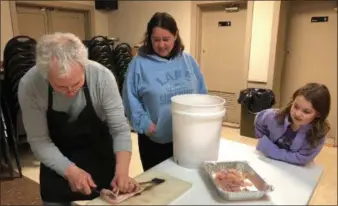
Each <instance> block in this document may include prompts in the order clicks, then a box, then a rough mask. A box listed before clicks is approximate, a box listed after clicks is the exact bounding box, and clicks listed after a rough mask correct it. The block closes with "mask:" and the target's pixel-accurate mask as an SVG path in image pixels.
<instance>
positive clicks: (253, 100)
mask: <svg viewBox="0 0 338 206" xmlns="http://www.w3.org/2000/svg"><path fill="white" fill-rule="evenodd" d="M275 101H276V99H275V94H274V93H273V91H272V90H270V89H260V88H247V89H244V90H241V92H240V95H239V98H238V100H237V102H238V103H239V104H242V105H245V106H246V107H247V109H248V111H249V112H251V113H258V112H260V111H262V110H265V109H269V108H271V107H272V106H273V105H274V104H275Z"/></svg>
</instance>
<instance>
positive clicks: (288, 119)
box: [255, 83, 331, 165]
mask: <svg viewBox="0 0 338 206" xmlns="http://www.w3.org/2000/svg"><path fill="white" fill-rule="evenodd" d="M330 103H331V97H330V93H329V90H328V88H327V87H326V86H325V85H323V84H318V83H309V84H307V85H305V86H303V87H301V88H299V89H298V90H297V91H296V92H295V93H294V94H293V97H292V100H291V101H290V102H289V104H288V105H287V106H286V107H285V108H283V109H280V110H279V109H267V110H263V111H261V112H259V113H258V114H257V116H256V119H255V132H256V137H257V138H259V141H258V144H257V147H256V148H257V150H258V151H260V152H262V153H263V154H264V155H265V156H267V157H270V158H272V159H276V160H280V161H284V162H288V163H291V164H296V165H306V164H308V163H309V162H311V161H312V160H313V159H314V158H315V157H316V156H317V155H318V154H319V152H320V151H321V149H322V148H323V145H324V142H325V138H326V135H327V133H328V131H329V130H330V126H329V124H328V122H327V120H326V119H327V116H328V114H329V112H330Z"/></svg>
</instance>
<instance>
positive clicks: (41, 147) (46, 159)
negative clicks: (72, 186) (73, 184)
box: [29, 140, 73, 176]
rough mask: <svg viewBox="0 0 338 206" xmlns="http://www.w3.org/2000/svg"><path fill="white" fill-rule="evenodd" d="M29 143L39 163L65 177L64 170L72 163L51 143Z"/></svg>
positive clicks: (44, 141)
mask: <svg viewBox="0 0 338 206" xmlns="http://www.w3.org/2000/svg"><path fill="white" fill-rule="evenodd" d="M29 143H30V146H31V148H32V151H33V153H34V155H35V157H36V158H37V159H38V160H39V161H41V162H42V163H43V164H44V165H46V166H47V167H49V168H51V169H52V170H54V171H56V172H57V173H58V174H59V175H61V176H65V170H66V169H67V168H68V167H69V166H70V165H71V164H73V163H72V162H71V161H70V160H69V159H68V158H67V157H65V156H64V155H63V154H62V153H61V152H60V150H59V149H58V148H57V147H56V146H55V145H54V143H53V142H50V141H48V140H41V141H30V142H29Z"/></svg>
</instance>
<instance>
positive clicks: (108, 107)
mask: <svg viewBox="0 0 338 206" xmlns="http://www.w3.org/2000/svg"><path fill="white" fill-rule="evenodd" d="M86 81H87V86H88V88H89V93H90V96H91V99H92V102H93V107H94V109H95V111H96V113H97V115H98V117H99V118H101V119H102V120H103V121H106V122H107V124H108V127H109V129H110V133H111V136H112V138H113V142H114V151H115V152H118V151H131V147H132V144H131V134H130V127H129V124H128V122H127V119H126V118H125V115H124V108H123V105H122V100H121V97H120V94H119V92H118V88H117V83H116V80H115V77H114V75H113V74H112V73H111V71H109V70H108V69H107V68H105V67H104V66H102V65H101V64H98V63H96V62H93V61H90V63H89V65H88V66H87V67H86ZM18 98H19V103H20V106H21V110H22V119H23V123H24V128H25V131H26V134H27V140H28V142H29V144H30V146H31V149H32V151H33V153H34V155H35V156H36V158H37V159H38V160H39V161H41V162H42V163H43V164H45V165H46V166H47V167H50V168H52V169H53V170H55V171H56V172H57V173H58V174H60V175H62V176H64V171H65V169H66V168H67V167H68V166H69V165H70V164H71V162H70V160H69V159H68V158H66V157H65V156H64V155H63V154H62V153H61V152H60V151H59V149H58V148H57V147H56V146H55V145H54V143H53V142H52V141H51V139H50V137H49V132H48V127H47V121H46V114H47V113H46V112H47V108H48V81H47V80H46V79H45V78H44V77H43V76H42V75H41V74H40V73H39V71H38V69H37V68H36V67H33V68H32V69H30V70H29V71H28V72H27V73H26V74H25V75H24V76H23V77H22V79H21V81H20V84H19V89H18ZM85 105H86V99H85V96H84V92H83V90H80V91H79V92H78V94H77V95H76V96H74V97H72V98H69V97H66V96H64V95H62V94H59V93H53V109H54V110H56V111H63V112H67V113H68V114H69V115H70V116H71V117H70V118H71V119H73V120H74V119H76V118H77V116H78V115H79V113H80V112H81V111H82V110H83V108H84V107H85ZM98 138H99V137H98Z"/></svg>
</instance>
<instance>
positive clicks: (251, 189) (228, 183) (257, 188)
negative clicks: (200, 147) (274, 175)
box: [204, 161, 274, 201]
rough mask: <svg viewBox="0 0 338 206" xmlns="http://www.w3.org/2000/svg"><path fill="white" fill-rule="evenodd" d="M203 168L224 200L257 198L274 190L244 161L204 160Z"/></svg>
mask: <svg viewBox="0 0 338 206" xmlns="http://www.w3.org/2000/svg"><path fill="white" fill-rule="evenodd" d="M204 170H205V171H206V173H207V174H208V176H209V177H210V179H211V181H212V183H213V184H214V186H215V189H216V191H217V193H218V194H219V196H220V197H221V198H222V199H224V200H228V201H236V200H254V199H256V200H257V199H260V198H262V197H263V196H265V195H266V194H267V193H269V192H272V191H273V190H274V188H273V186H272V185H269V184H267V182H265V180H264V179H262V178H261V177H260V176H259V175H258V174H257V173H256V171H255V170H254V169H253V168H252V167H251V166H250V165H249V164H248V162H246V161H227V162H220V161H206V162H204Z"/></svg>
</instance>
